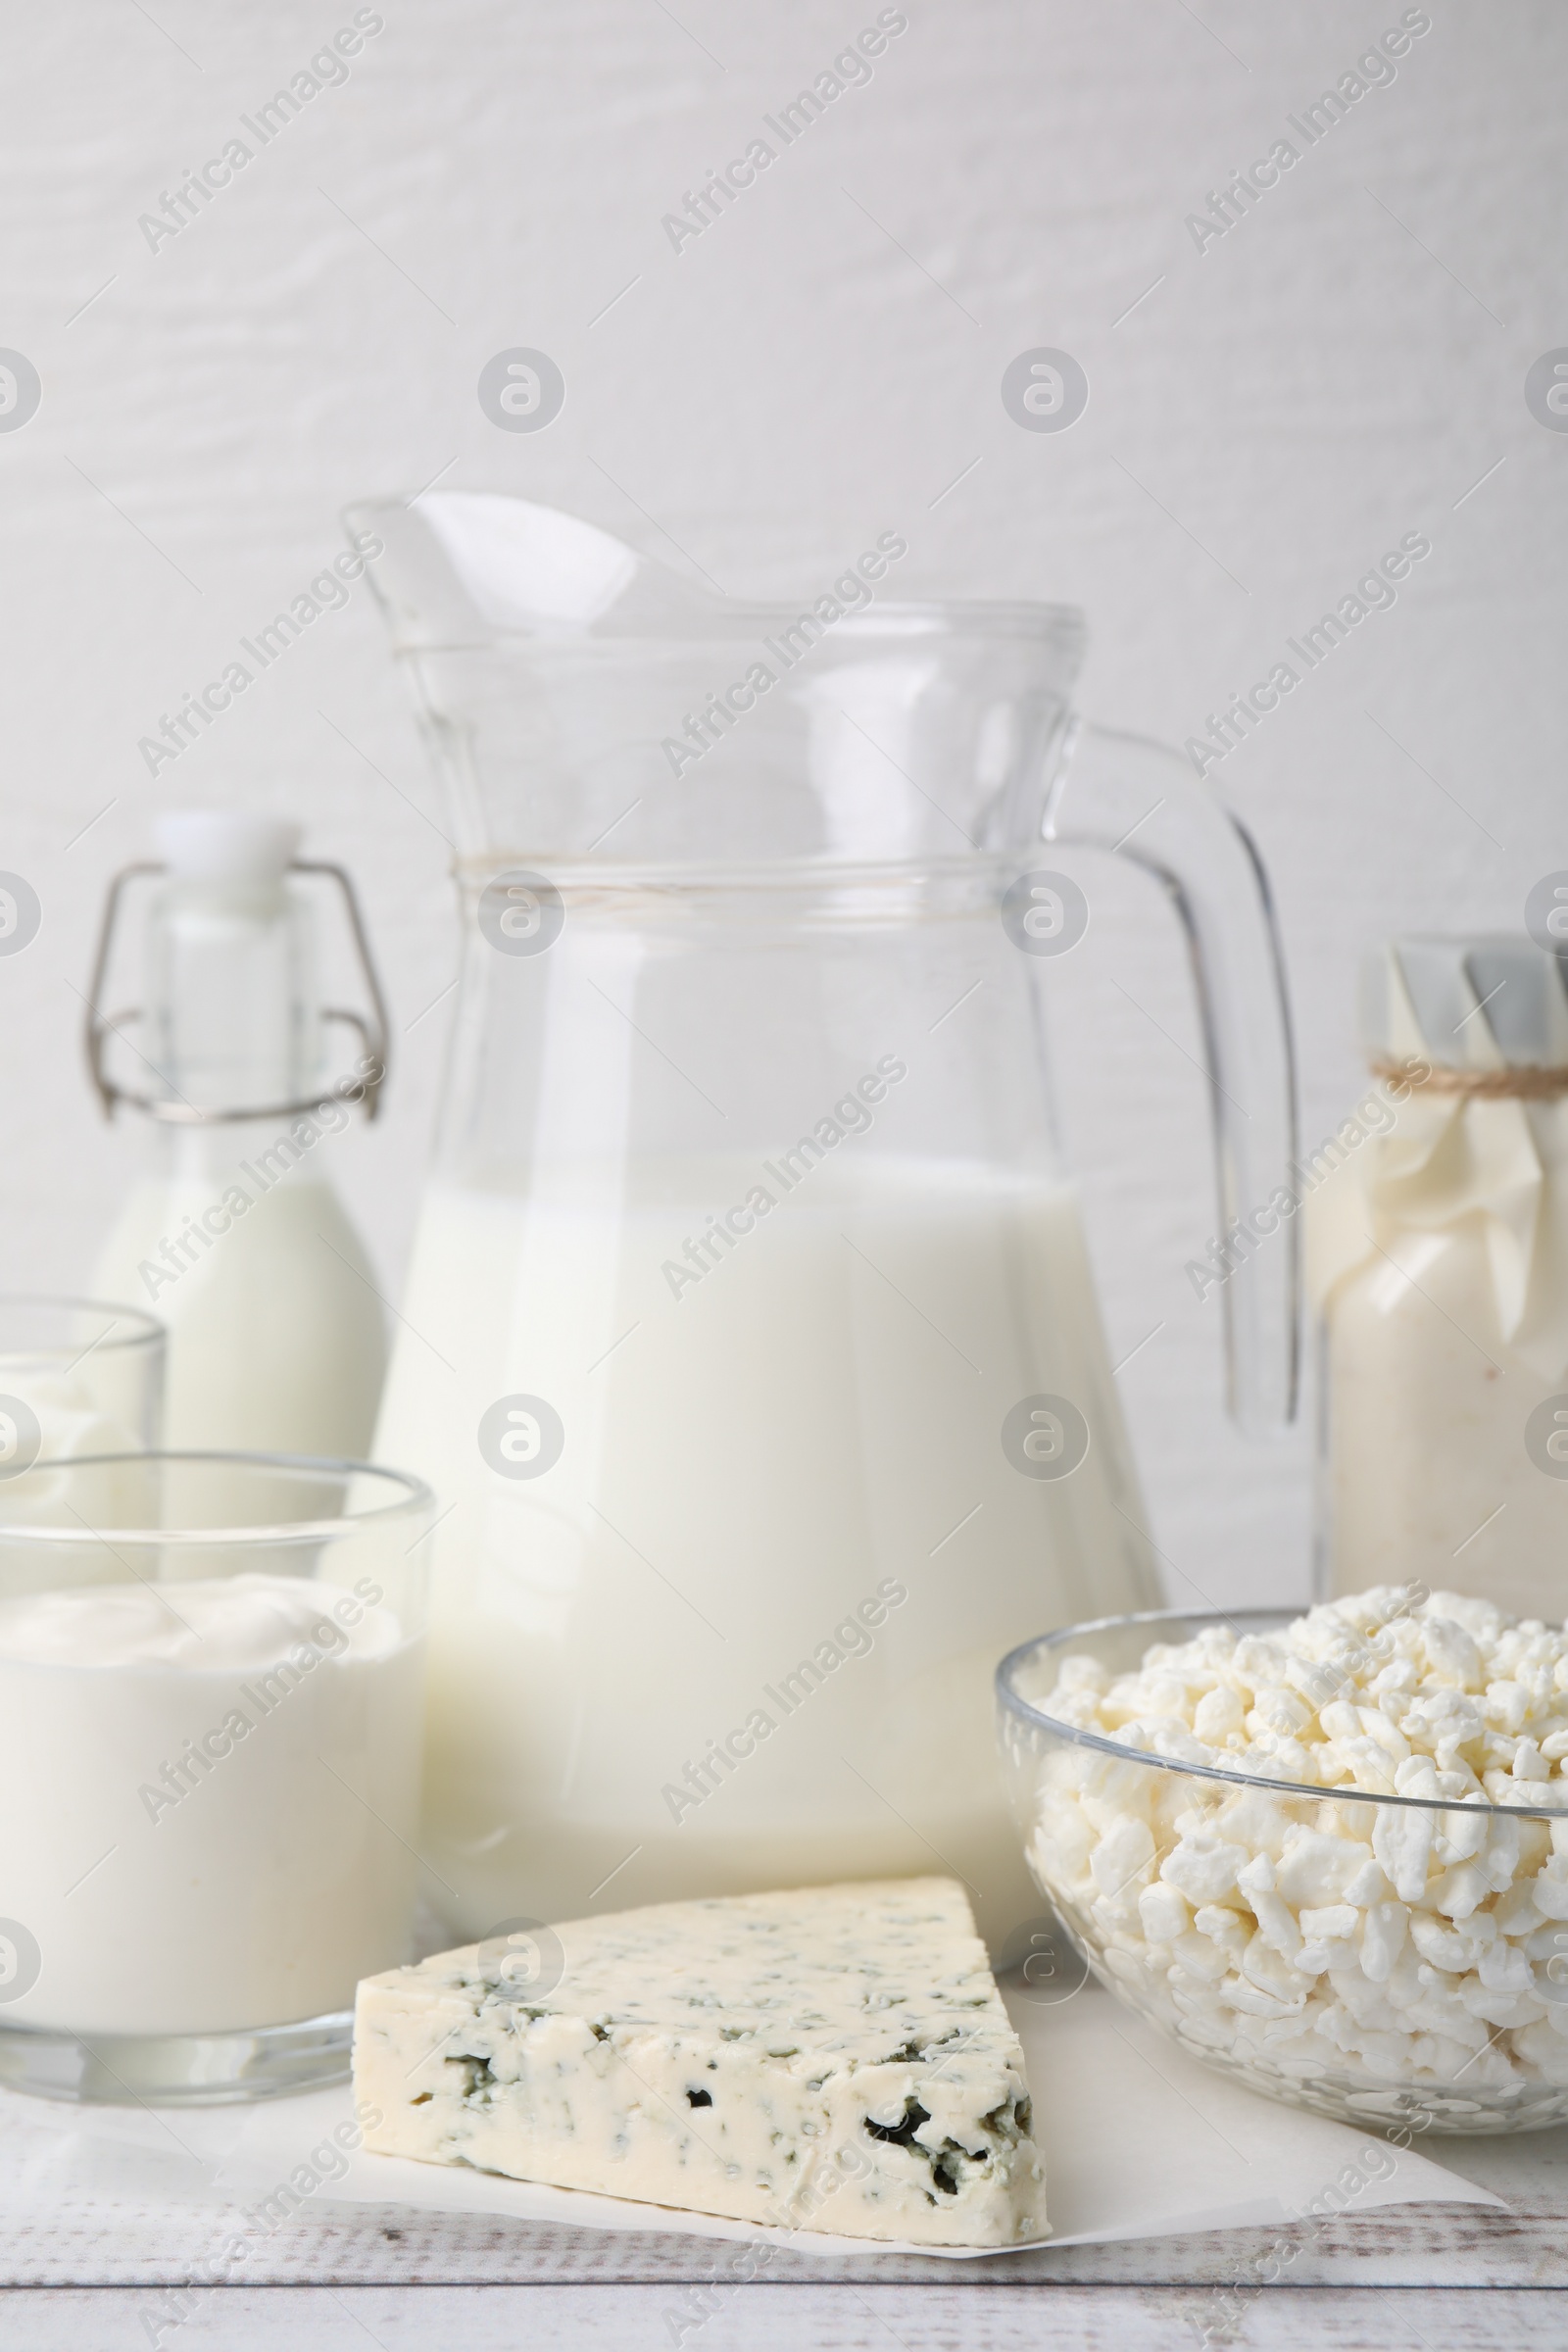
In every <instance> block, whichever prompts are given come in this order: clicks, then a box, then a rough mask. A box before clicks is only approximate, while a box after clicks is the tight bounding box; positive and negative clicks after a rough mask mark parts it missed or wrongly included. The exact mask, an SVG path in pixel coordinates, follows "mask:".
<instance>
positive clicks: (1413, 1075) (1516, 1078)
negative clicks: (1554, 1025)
mask: <svg viewBox="0 0 1568 2352" xmlns="http://www.w3.org/2000/svg"><path fill="white" fill-rule="evenodd" d="M1368 1066H1369V1068H1370V1069H1371V1072H1372V1075H1373V1077H1374V1078H1382V1079H1384V1080H1385V1081H1386V1082H1387V1083H1389V1084H1391V1085H1395V1084H1397V1085H1399V1086H1404V1087H1425V1088H1429V1089H1430V1090H1431V1092H1432V1093H1433V1094H1436V1095H1463V1096H1465V1097H1466V1098H1467V1099H1468V1100H1470V1101H1472V1102H1477V1103H1555V1102H1557V1101H1558V1100H1559V1099H1560V1098H1561V1097H1562V1096H1563V1095H1568V1066H1562V1065H1559V1066H1558V1067H1555V1068H1552V1067H1549V1066H1548V1065H1547V1064H1545V1063H1544V1062H1536V1061H1518V1062H1510V1063H1509V1065H1508V1067H1507V1068H1506V1069H1501V1070H1467V1069H1459V1068H1456V1067H1455V1066H1454V1064H1453V1063H1451V1062H1429V1061H1420V1060H1410V1061H1388V1060H1383V1059H1381V1058H1380V1059H1374V1060H1373V1061H1372V1062H1371V1063H1369V1065H1368Z"/></svg>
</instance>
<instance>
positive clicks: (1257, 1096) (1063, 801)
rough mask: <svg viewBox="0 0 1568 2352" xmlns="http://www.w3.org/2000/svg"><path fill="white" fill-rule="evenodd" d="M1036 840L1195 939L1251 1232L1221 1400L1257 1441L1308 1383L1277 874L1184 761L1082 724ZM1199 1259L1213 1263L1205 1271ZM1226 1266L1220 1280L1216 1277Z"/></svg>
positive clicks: (1225, 1163)
mask: <svg viewBox="0 0 1568 2352" xmlns="http://www.w3.org/2000/svg"><path fill="white" fill-rule="evenodd" d="M1040 838H1041V839H1042V840H1043V841H1049V842H1059V843H1060V844H1062V846H1063V847H1068V846H1072V847H1083V848H1086V849H1096V850H1104V851H1107V852H1112V853H1114V854H1115V855H1117V856H1119V857H1122V858H1128V859H1130V860H1131V861H1132V862H1133V863H1134V864H1137V865H1141V866H1143V867H1144V868H1145V869H1146V870H1147V871H1148V872H1149V873H1152V874H1153V875H1154V876H1155V878H1156V879H1157V880H1158V881H1159V882H1160V883H1161V884H1162V885H1163V886H1164V889H1165V891H1166V894H1167V896H1168V897H1169V899H1170V901H1171V904H1172V906H1173V907H1174V908H1175V910H1176V914H1177V917H1178V919H1179V920H1180V922H1181V925H1182V929H1183V930H1184V932H1185V933H1186V935H1187V946H1188V952H1189V955H1190V956H1191V959H1192V966H1193V976H1194V979H1195V981H1196V983H1197V989H1198V1003H1199V1011H1200V1015H1201V1023H1202V1033H1203V1047H1204V1053H1205V1056H1206V1059H1207V1064H1208V1069H1207V1076H1208V1082H1209V1105H1210V1111H1211V1115H1212V1119H1213V1129H1214V1160H1215V1173H1216V1180H1217V1188H1218V1198H1219V1219H1220V1221H1219V1234H1220V1237H1221V1238H1222V1239H1223V1237H1226V1236H1228V1235H1230V1234H1232V1232H1233V1230H1234V1228H1235V1226H1236V1223H1237V1220H1238V1218H1240V1217H1243V1216H1248V1217H1250V1216H1252V1215H1253V1214H1254V1213H1255V1212H1256V1211H1258V1210H1263V1211H1264V1214H1265V1217H1266V1216H1268V1215H1269V1214H1272V1215H1274V1217H1275V1219H1276V1226H1275V1228H1274V1229H1273V1230H1272V1233H1271V1234H1269V1233H1267V1232H1266V1233H1265V1236H1264V1238H1262V1239H1258V1238H1257V1236H1256V1235H1255V1234H1253V1233H1251V1231H1250V1229H1249V1237H1248V1239H1247V1241H1246V1244H1245V1247H1243V1246H1240V1245H1239V1246H1238V1247H1236V1248H1235V1249H1234V1250H1232V1251H1231V1253H1230V1254H1231V1256H1232V1259H1233V1260H1234V1264H1235V1270H1234V1271H1233V1272H1231V1273H1230V1274H1228V1275H1227V1276H1226V1277H1225V1278H1224V1279H1223V1280H1222V1281H1220V1282H1219V1284H1218V1289H1219V1296H1220V1299H1221V1301H1222V1307H1223V1313H1224V1320H1225V1364H1226V1403H1227V1405H1228V1406H1229V1408H1230V1412H1231V1414H1232V1417H1233V1418H1234V1419H1235V1420H1236V1422H1237V1423H1238V1424H1239V1425H1240V1427H1241V1428H1242V1429H1244V1430H1246V1431H1247V1432H1248V1434H1249V1435H1250V1436H1254V1437H1266V1436H1271V1435H1275V1434H1277V1433H1278V1432H1279V1431H1280V1430H1282V1429H1283V1428H1284V1427H1285V1426H1286V1425H1287V1424H1288V1423H1289V1422H1291V1421H1292V1420H1294V1419H1295V1417H1296V1409H1297V1404H1298V1400H1299V1377H1300V1242H1299V1232H1298V1218H1297V1216H1296V1214H1295V1213H1294V1211H1287V1212H1285V1213H1284V1214H1283V1215H1282V1214H1280V1212H1279V1211H1278V1209H1273V1210H1271V1209H1270V1208H1269V1205H1268V1204H1269V1202H1270V1199H1271V1196H1272V1195H1273V1194H1274V1193H1276V1192H1277V1191H1278V1190H1279V1189H1280V1188H1281V1187H1282V1186H1283V1187H1284V1188H1285V1189H1286V1190H1287V1191H1288V1192H1290V1193H1291V1194H1292V1195H1293V1197H1294V1196H1295V1194H1296V1192H1297V1190H1298V1189H1299V1188H1298V1186H1297V1184H1296V1183H1295V1182H1294V1181H1293V1176H1292V1173H1291V1170H1292V1163H1293V1162H1294V1161H1295V1160H1296V1157H1297V1148H1298V1139H1297V1121H1296V1055H1295V1048H1294V1044H1293V1041H1292V1034H1291V1011H1290V1000H1289V996H1288V993H1287V989H1286V980H1285V960H1284V954H1283V951H1282V949H1281V945H1280V937H1279V931H1278V928H1277V926H1276V923H1275V919H1274V906H1273V900H1272V897H1271V895H1270V891H1269V885H1268V877H1267V875H1266V873H1265V872H1264V870H1263V863H1262V860H1261V858H1259V856H1258V854H1257V851H1256V849H1255V848H1254V847H1253V845H1252V842H1251V840H1250V836H1249V835H1248V833H1247V831H1246V829H1245V828H1244V827H1243V825H1242V824H1241V823H1240V822H1239V821H1238V820H1237V818H1236V817H1234V816H1233V815H1232V814H1231V813H1230V811H1229V810H1228V809H1225V808H1224V807H1223V806H1222V805H1221V803H1220V802H1219V801H1218V799H1217V798H1216V797H1215V795H1214V794H1213V792H1212V791H1211V790H1210V789H1209V788H1208V787H1207V786H1206V785H1204V784H1203V783H1202V782H1201V780H1200V779H1199V778H1198V777H1196V776H1195V775H1194V774H1193V772H1192V769H1191V768H1190V767H1189V765H1188V763H1187V760H1185V759H1184V758H1183V756H1182V754H1181V753H1180V752H1177V751H1173V750H1171V749H1169V748H1168V747H1167V746H1166V745H1164V744H1158V743H1151V742H1148V741H1146V740H1145V739H1144V738H1143V737H1142V736H1138V735H1122V734H1117V733H1113V732H1111V731H1110V730H1109V729H1107V728H1103V727H1094V726H1090V725H1088V724H1087V723H1085V722H1084V721H1082V720H1075V721H1073V723H1072V725H1071V727H1070V728H1069V729H1068V731H1067V734H1066V735H1065V737H1064V738H1063V743H1062V750H1061V754H1060V757H1059V759H1058V760H1057V762H1056V765H1055V768H1054V773H1053V776H1052V779H1051V783H1050V787H1049V790H1048V793H1047V797H1046V805H1045V813H1044V816H1043V818H1042V821H1041V828H1040ZM1205 1262H1206V1261H1205ZM1217 1271H1218V1269H1217V1268H1216V1272H1217Z"/></svg>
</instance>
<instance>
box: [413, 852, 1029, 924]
mask: <svg viewBox="0 0 1568 2352" xmlns="http://www.w3.org/2000/svg"><path fill="white" fill-rule="evenodd" d="M1050 846H1051V845H1050V844H1046V843H1040V842H1032V841H1031V842H1000V843H988V844H986V845H984V846H983V847H978V848H975V849H971V850H968V851H961V850H960V851H956V852H955V851H951V850H942V851H931V852H929V853H926V854H917V855H915V856H912V857H906V858H831V857H826V856H823V855H822V854H820V853H817V852H809V853H805V854H796V853H793V852H792V853H790V854H789V855H787V856H782V857H777V858H769V857H752V858H657V857H641V858H590V857H589V856H587V854H586V853H585V852H583V851H582V850H579V849H540V850H529V849H524V848H521V847H519V846H516V845H515V844H508V843H505V842H502V843H497V844H494V845H492V846H490V847H487V848H485V849H482V850H471V851H462V852H460V853H459V854H458V856H457V857H456V858H454V860H453V862H452V865H451V869H450V870H451V872H452V874H453V876H454V878H455V880H456V881H457V883H458V886H459V888H460V889H461V890H463V891H464V892H466V894H467V895H468V896H469V897H470V898H472V899H478V898H480V897H482V895H483V893H484V891H485V890H486V888H487V887H488V886H489V884H490V883H492V882H495V881H499V880H500V879H501V878H502V876H504V875H505V874H508V873H511V872H515V871H518V872H532V873H536V874H537V875H538V876H539V877H540V879H541V880H543V881H546V882H549V883H551V884H553V885H554V886H555V887H556V888H558V889H559V890H560V891H561V893H562V896H563V898H564V899H565V900H566V902H567V907H568V909H569V908H570V907H572V906H573V904H574V903H575V905H576V907H577V908H578V910H579V911H581V910H582V909H583V908H591V907H593V906H594V905H596V904H597V903H599V902H601V901H602V902H604V903H606V904H607V905H621V904H624V903H625V902H627V901H629V900H633V899H637V898H639V897H640V898H644V899H646V900H647V901H648V903H649V904H650V906H651V907H665V906H667V907H679V908H680V910H681V912H682V913H684V912H685V911H686V909H687V904H688V902H691V901H705V900H706V901H709V902H713V903H716V902H717V901H719V900H721V899H724V898H729V897H746V898H748V899H751V900H755V899H757V898H759V897H761V896H762V895H764V894H765V895H767V896H769V897H771V898H775V899H785V898H798V899H809V898H819V899H832V900H834V901H841V900H845V899H852V898H854V897H855V896H856V895H857V894H858V893H859V894H872V893H878V892H881V893H885V894H886V895H887V898H888V900H889V901H890V902H891V901H892V900H893V899H894V898H895V897H896V896H898V897H901V898H902V897H904V896H907V894H908V893H909V892H911V891H914V890H924V891H926V892H928V893H931V894H937V893H940V892H944V891H953V892H959V891H963V892H970V893H974V892H980V893H983V894H986V895H984V896H983V897H982V898H977V899H976V900H975V901H974V905H975V907H978V908H979V909H980V910H981V911H985V912H989V913H993V914H994V913H995V912H996V898H995V896H994V895H992V894H994V893H996V891H997V889H998V886H999V885H1000V884H1001V883H1002V881H1003V878H1004V877H1005V876H1006V875H1009V874H1010V875H1014V876H1015V875H1017V874H1020V873H1029V872H1032V871H1033V870H1035V860H1036V858H1037V854H1038V852H1040V851H1041V850H1042V849H1049V848H1050ZM966 911H967V909H966Z"/></svg>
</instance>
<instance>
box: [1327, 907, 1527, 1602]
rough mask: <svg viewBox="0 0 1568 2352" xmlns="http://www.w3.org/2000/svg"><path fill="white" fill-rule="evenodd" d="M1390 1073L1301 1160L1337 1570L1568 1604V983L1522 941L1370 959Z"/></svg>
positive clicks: (1380, 1072) (1374, 1052)
mask: <svg viewBox="0 0 1568 2352" xmlns="http://www.w3.org/2000/svg"><path fill="white" fill-rule="evenodd" d="M1362 1028H1363V1042H1364V1043H1365V1045H1366V1048H1367V1051H1368V1054H1369V1057H1370V1059H1371V1064H1372V1073H1373V1079H1374V1083H1373V1084H1372V1085H1371V1086H1370V1087H1369V1088H1368V1091H1367V1093H1366V1094H1365V1095H1364V1096H1363V1098H1362V1100H1361V1101H1360V1102H1359V1103H1356V1105H1355V1107H1354V1109H1353V1111H1352V1113H1351V1115H1350V1116H1349V1117H1348V1118H1347V1119H1345V1120H1343V1121H1342V1122H1341V1124H1340V1126H1339V1127H1338V1128H1337V1129H1335V1130H1334V1132H1333V1133H1332V1134H1331V1135H1329V1136H1327V1137H1325V1138H1324V1140H1323V1142H1322V1143H1321V1144H1320V1145H1319V1146H1318V1148H1317V1150H1316V1151H1315V1152H1303V1153H1302V1155H1301V1159H1300V1173H1301V1175H1302V1177H1303V1179H1304V1183H1305V1188H1306V1190H1307V1195H1308V1198H1307V1218H1306V1226H1307V1258H1306V1262H1307V1274H1308V1280H1309V1285H1310V1292H1311V1297H1312V1302H1313V1305H1314V1308H1315V1310H1316V1314H1317V1318H1318V1333H1319V1345H1318V1368H1319V1383H1318V1408H1319V1409H1318V1431H1319V1446H1318V1467H1319V1509H1318V1544H1317V1551H1318V1577H1319V1586H1320V1590H1322V1591H1325V1592H1332V1593H1353V1592H1359V1591H1361V1590H1363V1589H1364V1588H1365V1587H1366V1586H1368V1585H1397V1584H1404V1583H1407V1582H1409V1581H1411V1580H1415V1581H1417V1582H1419V1583H1421V1584H1424V1585H1426V1586H1427V1587H1428V1588H1429V1589H1430V1590H1431V1591H1433V1592H1442V1591H1448V1592H1458V1593H1475V1594H1478V1595H1480V1596H1481V1597H1482V1598H1484V1599H1487V1600H1491V1601H1495V1603H1496V1604H1497V1605H1498V1606H1499V1607H1500V1608H1503V1609H1506V1610H1508V1611H1509V1612H1510V1613H1512V1614H1514V1615H1517V1616H1522V1617H1540V1618H1544V1619H1546V1620H1548V1621H1550V1622H1553V1623H1558V1624H1560V1623H1561V1621H1562V1617H1563V1612H1564V1610H1565V1609H1568V1567H1565V1566H1564V1562H1565V1559H1568V993H1565V990H1564V967H1563V965H1562V963H1561V962H1560V961H1559V960H1558V958H1557V956H1555V955H1554V954H1551V953H1548V952H1546V951H1545V950H1544V948H1543V947H1541V946H1538V945H1537V944H1535V943H1534V942H1533V941H1532V940H1530V939H1528V938H1524V937H1514V936H1501V937H1473V938H1458V939H1435V938H1413V939H1400V940H1397V941H1395V942H1392V943H1390V944H1389V945H1388V946H1386V947H1384V948H1381V949H1379V950H1378V951H1377V952H1376V954H1375V955H1373V956H1371V957H1370V958H1369V961H1368V965H1367V969H1366V973H1365V977H1364V981H1363V988H1362Z"/></svg>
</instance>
